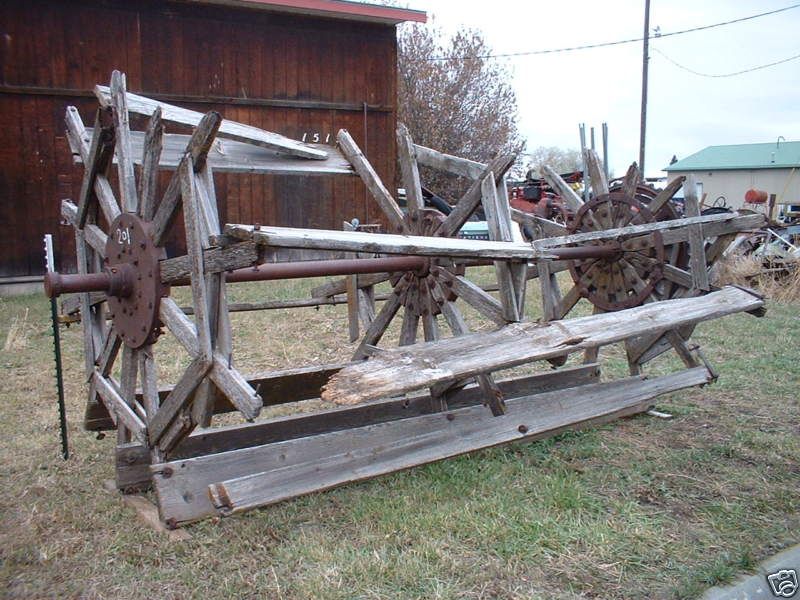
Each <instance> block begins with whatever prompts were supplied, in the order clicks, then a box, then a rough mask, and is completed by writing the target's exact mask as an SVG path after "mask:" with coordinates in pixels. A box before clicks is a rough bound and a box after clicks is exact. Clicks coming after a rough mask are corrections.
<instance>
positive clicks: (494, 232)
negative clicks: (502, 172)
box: [481, 173, 520, 322]
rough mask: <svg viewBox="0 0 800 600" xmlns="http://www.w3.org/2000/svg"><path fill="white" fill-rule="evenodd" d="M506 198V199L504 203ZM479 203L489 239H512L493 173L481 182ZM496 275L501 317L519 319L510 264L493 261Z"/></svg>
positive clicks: (508, 219) (509, 319)
mask: <svg viewBox="0 0 800 600" xmlns="http://www.w3.org/2000/svg"><path fill="white" fill-rule="evenodd" d="M507 202H508V200H507V199H506V203H507ZM481 203H482V205H483V212H484V214H485V215H486V225H487V228H488V230H489V239H490V240H496V241H505V242H510V241H512V238H511V222H510V221H511V217H510V215H507V214H506V212H505V211H504V210H503V209H502V207H501V206H500V199H499V198H498V194H497V188H496V184H495V178H494V173H489V174H488V175H487V176H486V177H484V178H483V181H482V182H481ZM494 270H495V275H496V277H497V283H498V286H499V288H498V292H499V294H500V303H501V304H502V306H503V317H504V318H505V320H506V321H508V322H513V321H519V320H520V312H519V309H520V306H518V305H517V290H516V287H515V285H514V274H513V272H512V271H511V264H510V263H507V262H503V261H496V262H495V263H494Z"/></svg>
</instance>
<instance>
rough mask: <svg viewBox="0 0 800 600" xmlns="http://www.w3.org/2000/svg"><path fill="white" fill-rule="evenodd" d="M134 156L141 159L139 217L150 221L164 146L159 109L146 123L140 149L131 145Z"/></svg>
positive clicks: (153, 214) (153, 211) (152, 215)
mask: <svg viewBox="0 0 800 600" xmlns="http://www.w3.org/2000/svg"><path fill="white" fill-rule="evenodd" d="M130 133H131V147H132V150H133V155H134V156H137V155H138V156H141V157H142V173H141V177H140V178H139V216H140V217H142V218H143V219H144V220H145V221H152V220H153V217H154V216H155V213H156V192H157V191H158V168H159V164H160V162H161V151H162V148H163V145H164V124H163V122H162V120H161V108H157V109H156V110H155V112H153V116H151V117H150V120H149V121H148V123H147V131H146V132H145V134H144V139H143V140H142V148H141V149H139V148H137V147H136V146H135V145H134V144H133V139H132V138H133V132H130Z"/></svg>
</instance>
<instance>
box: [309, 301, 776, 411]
mask: <svg viewBox="0 0 800 600" xmlns="http://www.w3.org/2000/svg"><path fill="white" fill-rule="evenodd" d="M763 305H764V301H763V299H762V298H759V297H756V296H755V295H753V294H752V293H750V292H747V291H745V290H743V289H739V288H736V287H726V288H723V289H721V290H720V291H717V292H712V293H710V294H708V295H706V296H701V297H698V298H686V299H678V300H666V301H664V302H655V303H652V304H646V305H644V306H638V307H636V308H629V309H627V310H621V311H617V312H611V313H603V314H598V315H591V316H587V317H581V318H577V319H570V320H566V321H554V322H551V323H546V324H538V323H513V324H511V325H508V326H506V327H503V328H501V329H498V330H496V331H492V332H489V333H480V334H472V335H466V336H461V337H456V338H450V339H446V340H441V341H440V342H438V343H436V344H428V345H425V344H416V345H414V346H407V347H405V348H402V349H393V350H386V351H384V352H381V353H380V354H378V355H377V356H374V357H372V358H371V359H370V360H368V361H365V362H363V363H360V364H356V365H351V366H349V367H346V368H344V369H342V370H341V371H339V373H337V374H336V375H334V376H333V377H332V378H331V380H330V382H329V383H328V385H327V386H326V387H325V390H324V391H323V392H322V398H323V399H324V400H330V401H332V402H336V403H337V404H356V403H359V402H363V401H365V400H371V399H374V398H382V397H389V396H393V395H396V394H399V393H404V392H407V391H410V390H415V389H422V388H428V387H431V386H432V385H435V384H437V383H442V382H446V381H458V380H459V379H462V378H464V377H472V376H474V375H477V374H479V373H491V372H492V371H496V370H498V369H506V368H510V367H514V366H517V365H521V364H525V363H528V362H532V361H535V360H546V359H549V358H555V357H558V356H565V355H567V354H570V353H572V352H578V351H583V350H587V349H590V348H599V347H600V346H604V345H607V344H613V343H615V342H620V341H622V340H625V339H628V338H631V337H635V336H639V335H643V334H646V333H652V332H656V331H662V330H663V331H666V330H668V329H675V328H678V327H681V326H683V325H688V324H690V323H698V322H700V321H705V320H709V319H715V318H719V317H723V316H725V315H728V314H732V313H736V312H743V311H754V310H757V309H759V308H761V307H763Z"/></svg>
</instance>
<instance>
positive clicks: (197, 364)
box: [148, 357, 211, 445]
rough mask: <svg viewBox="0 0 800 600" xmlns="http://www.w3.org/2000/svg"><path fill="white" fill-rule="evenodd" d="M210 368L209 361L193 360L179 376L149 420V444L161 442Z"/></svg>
mask: <svg viewBox="0 0 800 600" xmlns="http://www.w3.org/2000/svg"><path fill="white" fill-rule="evenodd" d="M210 368H211V363H210V361H204V360H202V358H199V357H198V358H195V359H194V360H193V361H192V362H191V363H190V364H189V366H188V367H186V370H185V371H184V372H183V375H181V378H180V379H179V380H178V383H176V384H175V387H174V388H173V390H172V391H171V392H170V393H169V395H168V396H167V397H166V399H165V400H164V401H163V402H162V403H161V406H160V407H159V409H158V412H157V413H156V414H155V415H154V416H153V418H152V419H150V423H149V424H148V429H149V432H150V443H151V444H153V445H155V444H158V443H159V441H160V440H161V438H162V436H163V435H164V433H165V432H166V431H167V428H168V427H169V426H170V425H171V424H172V422H173V421H174V420H175V418H176V417H177V416H178V413H179V412H180V411H182V410H183V409H184V408H186V406H187V405H188V404H189V401H190V400H191V399H192V394H193V393H194V391H195V389H196V388H197V386H198V385H199V384H200V381H201V380H202V379H203V377H205V375H206V373H208V371H209V369H210Z"/></svg>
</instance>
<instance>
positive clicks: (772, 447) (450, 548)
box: [0, 282, 800, 600]
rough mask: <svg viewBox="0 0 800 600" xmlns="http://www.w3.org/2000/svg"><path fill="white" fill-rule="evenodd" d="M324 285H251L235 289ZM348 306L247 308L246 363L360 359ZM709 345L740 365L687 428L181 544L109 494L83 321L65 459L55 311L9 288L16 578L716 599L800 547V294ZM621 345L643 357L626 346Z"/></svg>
mask: <svg viewBox="0 0 800 600" xmlns="http://www.w3.org/2000/svg"><path fill="white" fill-rule="evenodd" d="M308 287H309V284H308V283H307V282H303V283H292V284H285V285H280V286H278V285H271V286H268V287H266V288H257V287H255V286H242V287H241V288H239V289H237V290H236V292H234V298H233V299H234V300H238V299H244V298H250V299H253V298H255V297H262V298H264V294H266V295H267V296H269V297H270V298H277V297H299V296H303V295H304V294H305V295H307V291H308ZM533 287H534V286H531V288H533ZM264 289H266V290H267V291H266V292H264V291H263V290H264ZM536 302H537V299H536V298H535V297H534V296H532V297H531V298H530V300H529V309H530V314H532V315H535V314H537V313H538V311H537V310H536ZM470 318H471V319H472V320H473V324H474V325H476V326H479V327H480V326H481V324H480V323H478V322H477V321H476V320H475V316H474V315H470ZM345 319H346V315H345V309H344V308H342V307H322V308H321V309H320V310H318V311H317V310H313V309H302V310H294V311H283V312H279V311H271V312H266V313H260V314H259V313H246V314H239V315H236V316H235V317H234V328H235V329H236V331H237V336H238V337H237V340H236V353H235V356H236V359H237V362H238V364H239V366H240V367H242V368H243V370H245V371H250V370H256V369H263V368H268V367H285V366H290V365H292V364H298V363H300V364H307V363H322V362H328V361H332V360H336V359H339V358H343V357H346V356H347V355H348V354H349V353H350V352H351V351H352V349H353V345H352V344H348V343H347V341H346V338H345V336H346V321H345ZM694 339H695V340H696V341H699V342H700V343H701V344H702V345H703V347H704V349H705V352H706V354H707V355H708V356H709V358H711V359H712V360H713V361H714V362H715V364H716V365H717V366H718V368H719V371H720V374H721V377H720V380H719V382H718V383H716V384H715V385H713V386H710V387H706V388H703V389H695V390H690V391H687V392H682V393H680V394H674V395H672V396H666V397H663V398H661V399H660V400H659V402H658V407H659V408H660V409H661V410H663V411H666V412H669V413H672V414H673V415H675V418H673V419H671V420H662V419H656V418H652V417H648V416H640V417H636V418H633V419H628V420H624V421H621V422H617V423H614V424H611V425H608V426H603V427H599V428H595V429H590V430H586V431H582V432H578V433H569V434H565V435H561V436H559V437H557V438H553V439H549V440H545V441H541V442H536V443H528V444H520V445H515V446H506V447H502V448H497V449H493V450H489V451H483V452H478V453H475V454H473V455H470V456H466V457H462V458H458V459H454V460H449V461H446V462H443V463H438V464H434V465H430V466H425V467H420V468H416V469H413V470H411V471H408V472H404V473H399V474H395V475H391V476H386V477H382V478H379V479H376V480H373V481H370V482H366V483H363V484H359V485H351V486H347V487H344V488H340V489H338V490H335V491H332V492H328V493H323V494H316V495H312V496H308V497H305V498H301V499H298V500H295V501H290V502H285V503H283V504H280V505H277V506H273V507H269V508H265V509H261V510H256V511H252V512H250V513H247V514H244V515H241V516H237V517H235V518H230V519H223V520H218V521H211V520H209V521H205V522H202V523H199V524H196V525H194V526H192V527H190V528H189V531H190V532H191V534H192V539H191V540H188V541H184V542H169V541H168V540H167V539H166V537H165V536H163V535H161V534H158V533H154V532H153V531H151V530H149V529H147V528H145V527H143V526H142V525H141V524H140V523H139V521H138V520H137V518H136V516H135V514H134V513H133V512H132V511H131V510H130V509H127V508H125V507H124V506H123V505H122V503H121V502H120V500H119V499H118V498H116V497H114V496H113V495H111V494H109V493H108V492H106V491H105V490H104V489H103V487H102V482H103V480H105V479H110V478H112V477H113V465H112V456H113V446H114V436H113V435H109V436H107V437H106V438H105V439H102V440H98V439H95V436H94V435H92V434H88V433H86V432H83V431H82V430H81V419H82V415H83V406H82V403H83V399H84V396H85V392H84V381H83V375H82V374H83V363H82V356H81V344H80V328H79V327H71V328H69V329H68V330H66V331H65V332H64V351H65V368H66V373H67V378H66V390H67V399H68V415H69V433H70V442H71V448H72V452H73V456H72V457H71V458H70V460H69V461H67V462H64V461H62V460H61V458H60V456H59V448H58V421H57V413H56V400H55V384H54V379H53V357H52V342H51V334H50V325H49V306H48V304H47V303H46V301H45V300H44V298H43V297H41V296H28V297H20V298H8V299H0V364H1V365H2V380H1V382H0V386H2V388H1V389H2V412H0V415H1V416H0V459H2V465H3V468H2V471H0V589H1V590H2V593H3V594H4V595H5V597H8V598H25V599H32V598H112V599H114V600H122V599H126V598H181V599H182V598H202V599H216V598H268V599H272V598H331V599H334V598H336V599H338V598H342V599H344V598H370V599H373V598H425V599H428V598H547V599H550V598H584V597H590V598H695V597H697V596H699V595H700V594H701V593H702V591H703V590H704V589H706V588H707V587H709V586H712V585H715V584H717V583H719V582H724V581H727V580H729V579H730V578H732V577H733V576H734V575H735V574H737V573H739V572H746V571H747V570H748V569H750V568H752V567H753V566H754V565H755V564H756V563H757V562H758V561H759V560H760V559H762V558H763V557H766V556H768V555H770V554H772V553H773V552H775V551H777V550H779V549H781V548H784V547H786V546H788V545H792V544H795V543H797V542H800V533H798V531H800V511H798V507H799V506H800V405H799V402H798V396H799V395H800V394H798V383H800V305H798V304H790V303H786V304H780V303H770V304H769V311H768V314H767V316H766V317H765V318H762V319H756V318H753V317H750V316H747V315H738V316H734V317H730V318H726V319H722V320H720V321H716V322H712V323H706V324H704V325H702V326H701V327H700V328H699V330H698V332H697V334H696V335H695V338H694ZM254 342H255V343H254ZM157 351H158V353H159V361H160V367H161V371H162V373H163V374H164V375H165V377H166V378H167V379H169V378H172V379H174V378H175V377H176V376H177V374H178V373H179V372H180V369H181V366H182V365H184V364H185V363H186V362H187V361H186V360H185V357H184V356H183V355H182V354H181V352H180V350H179V349H178V348H177V346H176V345H175V344H174V343H173V342H172V341H171V340H170V339H168V336H165V338H164V341H163V342H162V341H160V342H159V344H158V349H157ZM602 357H603V359H604V362H606V363H608V365H609V366H608V369H609V370H610V371H611V372H621V371H622V368H623V366H622V360H621V359H622V355H621V352H620V351H619V349H616V348H609V349H604V352H603V353H602ZM672 364H673V363H670V362H669V361H666V362H664V363H663V364H661V365H660V366H658V365H656V367H655V368H656V369H662V370H663V369H666V368H669V367H670V366H671V365H672Z"/></svg>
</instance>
